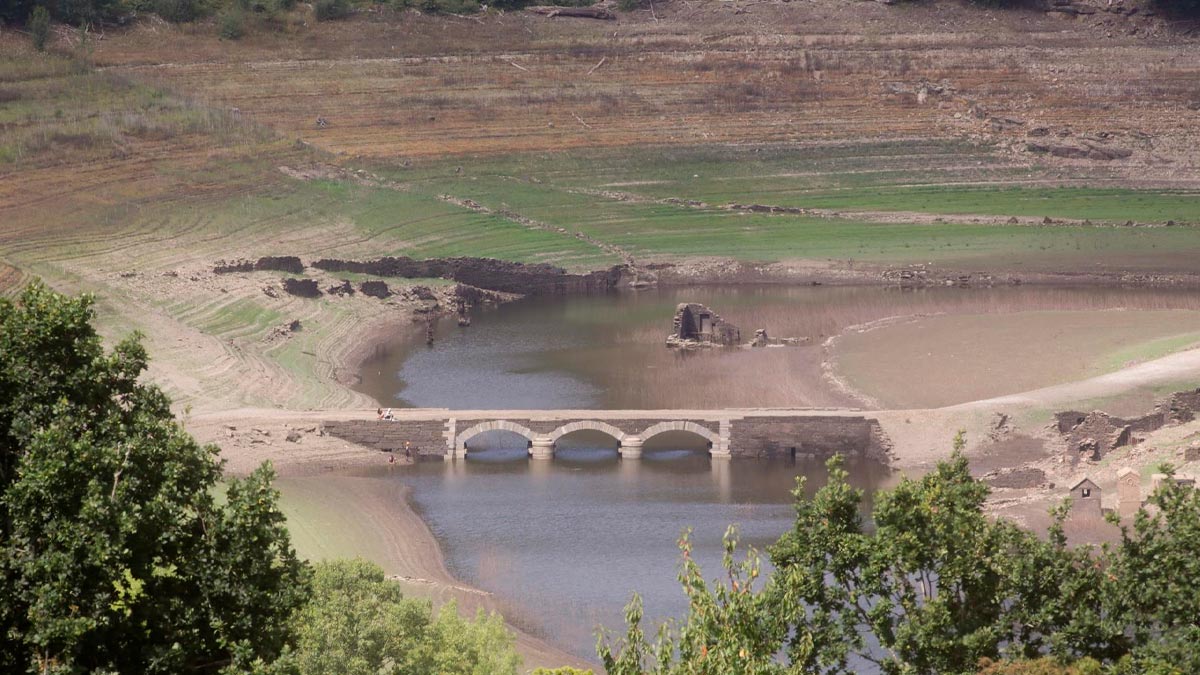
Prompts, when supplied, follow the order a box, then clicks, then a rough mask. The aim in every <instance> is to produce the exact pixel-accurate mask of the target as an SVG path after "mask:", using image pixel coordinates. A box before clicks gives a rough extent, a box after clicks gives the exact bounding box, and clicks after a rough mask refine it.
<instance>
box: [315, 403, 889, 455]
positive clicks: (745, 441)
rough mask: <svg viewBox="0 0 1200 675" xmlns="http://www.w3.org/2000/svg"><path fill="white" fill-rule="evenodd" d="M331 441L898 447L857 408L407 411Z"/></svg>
mask: <svg viewBox="0 0 1200 675" xmlns="http://www.w3.org/2000/svg"><path fill="white" fill-rule="evenodd" d="M323 428H324V432H325V433H328V434H330V435H332V436H337V437H339V438H344V439H345V440H348V441H351V442H354V443H357V444H360V445H364V446H366V447H370V448H375V449H379V450H401V449H403V448H404V446H405V443H406V442H407V443H409V444H410V445H411V447H412V448H413V450H414V452H417V453H419V454H421V455H433V456H441V457H445V458H447V459H455V458H457V457H462V456H465V454H466V451H467V444H468V443H469V442H470V440H471V439H472V438H473V437H475V436H477V435H479V434H481V433H484V432H486V431H496V430H504V431H511V432H513V433H516V434H518V435H521V436H524V437H525V438H526V439H527V440H528V441H529V444H530V448H531V452H532V454H533V455H534V456H536V457H538V458H549V457H551V456H553V452H554V445H555V443H557V442H558V440H559V439H560V438H562V437H563V436H565V435H567V434H569V433H572V432H575V431H582V430H585V429H586V430H594V431H600V432H602V433H606V434H608V435H609V436H611V437H612V438H614V439H615V440H616V441H617V443H618V444H619V446H620V447H619V449H620V451H621V454H622V456H623V457H627V458H634V457H640V456H641V451H642V445H643V443H645V442H646V441H649V440H650V439H652V438H653V437H654V436H656V435H658V434H660V433H665V432H668V431H686V432H690V433H693V434H696V435H698V436H700V437H702V438H704V439H706V440H707V441H708V443H709V453H710V454H711V455H712V456H713V457H714V458H725V457H729V458H737V457H761V458H770V457H793V456H797V455H803V456H810V457H828V456H830V455H833V454H835V453H841V454H843V455H846V456H848V457H859V458H867V459H874V460H877V461H882V462H887V461H888V452H889V450H890V448H891V443H890V441H889V440H888V438H887V436H886V435H885V434H884V433H883V430H882V428H881V427H880V425H879V422H878V421H877V420H875V419H872V418H869V417H866V416H864V415H859V414H853V413H852V411H809V410H750V411H742V410H729V411H719V410H715V411H702V412H695V411H662V410H660V411H615V410H613V411H526V412H524V413H521V414H516V415H514V414H513V411H468V412H462V411H456V412H451V411H446V410H429V411H422V410H406V411H403V412H402V413H401V414H399V415H398V418H397V419H395V420H376V419H351V420H330V421H326V422H324V424H323Z"/></svg>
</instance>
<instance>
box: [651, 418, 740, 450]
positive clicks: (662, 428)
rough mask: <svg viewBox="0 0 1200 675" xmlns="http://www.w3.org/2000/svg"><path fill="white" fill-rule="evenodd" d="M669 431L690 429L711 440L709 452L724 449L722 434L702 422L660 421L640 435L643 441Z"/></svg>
mask: <svg viewBox="0 0 1200 675" xmlns="http://www.w3.org/2000/svg"><path fill="white" fill-rule="evenodd" d="M668 431H690V432H691V433H693V434H696V435H697V436H700V437H701V438H704V439H705V440H707V441H708V442H709V452H721V451H722V448H721V435H720V434H718V433H717V432H715V431H713V430H712V429H709V428H708V427H706V426H704V425H702V424H696V423H695V422H687V421H678V422H659V423H658V424H655V425H653V426H651V427H649V428H648V429H646V430H645V431H643V432H642V433H641V434H640V435H641V437H642V441H648V440H650V439H651V438H654V437H655V436H657V435H659V434H661V433H665V432H668Z"/></svg>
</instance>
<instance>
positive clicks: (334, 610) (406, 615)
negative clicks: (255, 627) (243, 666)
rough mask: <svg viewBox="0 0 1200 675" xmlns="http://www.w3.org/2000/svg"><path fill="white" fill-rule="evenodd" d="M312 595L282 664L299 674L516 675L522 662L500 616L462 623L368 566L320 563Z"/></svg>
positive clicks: (450, 609) (450, 608)
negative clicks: (292, 645)
mask: <svg viewBox="0 0 1200 675" xmlns="http://www.w3.org/2000/svg"><path fill="white" fill-rule="evenodd" d="M314 572H315V574H314V578H313V593H312V597H311V599H310V600H309V603H308V605H307V606H305V607H304V608H303V609H301V611H300V612H298V613H297V614H296V617H295V619H294V623H295V632H296V646H295V650H294V651H292V652H290V653H289V654H287V655H285V656H284V657H283V658H282V659H281V660H280V661H279V662H277V663H276V667H277V669H278V672H281V673H293V674H294V675H326V674H327V673H337V674H338V675H400V674H401V673H403V674H404V675H472V674H475V673H487V674H488V675H516V671H517V666H518V665H519V664H520V657H519V656H517V653H516V651H515V650H514V649H513V639H512V635H511V634H510V633H509V632H508V629H507V628H506V627H505V625H504V621H503V620H502V619H501V618H500V616H499V615H496V614H493V615H491V616H488V615H486V614H484V613H483V612H482V610H481V611H480V613H479V614H478V615H477V616H476V617H475V619H474V620H468V619H463V618H461V617H459V615H458V610H457V609H456V608H455V606H454V603H453V602H451V603H447V604H446V605H443V606H442V607H441V608H440V609H439V610H437V611H436V612H435V611H434V610H433V608H432V606H431V605H430V603H429V601H428V600H416V599H411V598H406V597H404V593H403V590H402V589H401V588H400V586H399V585H398V584H396V583H395V582H393V581H389V580H388V579H387V577H386V576H385V575H384V573H383V570H382V569H381V568H380V567H379V566H378V565H375V564H374V563H370V562H366V561H364V560H337V561H330V562H322V563H317V565H316V566H315V569H314Z"/></svg>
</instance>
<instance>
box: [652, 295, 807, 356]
mask: <svg viewBox="0 0 1200 675" xmlns="http://www.w3.org/2000/svg"><path fill="white" fill-rule="evenodd" d="M674 328H675V330H674V332H673V333H671V334H670V335H668V336H667V346H668V347H674V348H680V349H695V348H699V347H783V346H795V345H802V344H808V343H809V342H810V341H811V338H807V337H803V338H795V337H785V338H777V337H771V336H768V335H767V329H765V328H759V329H757V330H755V331H754V337H753V338H751V339H750V341H749V342H747V343H745V344H743V343H742V331H741V329H739V328H738V327H737V326H735V325H733V324H732V323H729V322H728V321H726V320H724V319H722V318H721V315H719V314H717V313H716V312H714V311H712V310H711V309H709V308H708V306H707V305H702V304H700V303H698V302H681V303H679V305H677V306H676V307H675V322H674Z"/></svg>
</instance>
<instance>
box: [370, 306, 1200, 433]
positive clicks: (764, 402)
mask: <svg viewBox="0 0 1200 675" xmlns="http://www.w3.org/2000/svg"><path fill="white" fill-rule="evenodd" d="M679 302H701V303H705V304H707V305H709V306H710V307H711V308H712V309H713V310H715V311H716V312H717V313H718V314H720V315H721V316H722V317H724V318H725V319H727V320H729V321H732V322H733V323H735V324H737V325H738V326H739V327H740V328H741V329H742V335H743V337H744V338H745V339H749V337H750V336H752V335H753V332H754V330H755V329H757V328H765V329H766V330H767V331H768V333H769V334H770V335H772V336H777V337H800V338H806V339H808V343H807V344H805V345H802V346H798V347H779V348H767V349H755V350H744V349H719V350H708V351H701V352H691V353H689V352H680V351H676V350H670V349H667V348H666V347H665V346H664V344H663V341H664V339H665V338H666V336H667V334H668V333H669V332H670V330H671V318H672V316H673V313H674V308H675V305H676V304H677V303H679ZM1118 308H1124V309H1128V310H1135V311H1130V312H1126V313H1120V315H1116V314H1112V315H1109V316H1110V317H1111V321H1118V322H1125V323H1130V324H1132V325H1136V324H1137V322H1138V321H1139V315H1138V312H1137V311H1136V310H1155V311H1159V312H1161V311H1163V310H1185V311H1186V312H1188V313H1191V316H1190V318H1189V320H1188V321H1187V324H1188V325H1189V326H1190V325H1193V324H1195V325H1200V294H1197V293H1195V292H1190V291H1173V290H1158V289H1121V288H1059V287H1055V288H1045V287H1026V286H1017V287H1002V288H931V289H920V290H901V289H896V288H879V287H779V286H769V287H733V288H728V287H726V288H721V287H695V288H671V289H661V290H652V291H643V292H630V293H619V294H612V295H605V296H590V297H573V298H538V299H531V300H525V301H520V302H516V303H511V304H508V305H505V306H502V307H499V308H496V309H492V310H488V311H483V312H480V313H479V314H478V315H477V316H476V317H475V318H474V321H473V325H471V326H470V327H467V328H459V327H458V326H457V325H455V323H454V322H453V321H452V320H449V319H447V320H443V321H441V322H440V323H439V324H438V325H437V335H436V340H435V342H434V345H433V346H432V347H426V346H425V345H424V333H423V330H417V329H414V330H406V331H404V334H403V335H402V336H401V337H400V338H398V339H397V340H396V342H395V343H393V344H390V345H387V346H385V347H382V348H380V349H379V350H378V352H377V354H376V355H375V357H374V358H372V359H371V360H370V361H368V362H367V363H366V364H364V366H363V368H362V369H361V376H362V383H361V385H360V387H359V389H360V390H361V391H363V392H366V393H368V394H371V395H372V396H374V397H376V398H378V399H379V400H380V401H381V402H382V403H384V404H386V405H403V406H428V407H448V408H458V409H464V408H484V409H491V408H541V409H549V408H641V409H645V408H723V407H757V406H780V407H782V406H843V405H861V404H862V402H861V401H857V400H855V399H853V398H851V397H850V396H848V395H847V394H846V393H844V392H842V391H841V390H839V389H838V388H836V387H834V386H832V384H831V382H829V381H828V380H826V379H825V378H824V377H823V376H822V368H821V364H822V362H823V360H824V359H825V357H826V353H825V350H824V349H823V347H822V345H823V343H824V341H825V339H826V338H828V337H830V336H834V335H838V334H840V333H842V332H843V331H845V330H846V329H847V328H850V327H853V326H857V325H860V324H864V323H867V322H872V321H877V320H880V319H884V318H888V317H902V316H920V315H935V314H946V315H991V314H1006V313H1007V314H1012V313H1023V312H1048V311H1071V312H1082V313H1091V312H1099V311H1106V310H1113V309H1118ZM1180 316H1185V315H1184V314H1180ZM942 325H943V328H942V333H941V334H938V335H937V336H936V338H937V339H934V340H928V342H929V344H930V345H932V346H933V347H934V348H935V349H937V348H947V347H945V346H946V345H951V346H953V345H955V344H956V340H957V337H956V336H955V335H953V334H950V333H947V332H946V331H952V330H953V329H954V326H955V325H957V324H955V323H954V322H942ZM1025 325H1026V326H1027V329H1026V330H1024V332H1022V333H1021V338H1022V340H1024V341H1025V346H1026V347H1030V348H1033V347H1035V346H1036V345H1038V344H1045V343H1047V342H1050V341H1053V343H1054V345H1055V349H1056V350H1058V351H1060V352H1062V353H1064V354H1066V355H1068V356H1069V355H1071V354H1072V350H1073V346H1074V343H1075V342H1081V343H1082V342H1087V340H1086V339H1085V338H1087V336H1086V335H1085V334H1084V333H1082V332H1078V331H1076V332H1072V331H1069V330H1068V331H1063V330H1061V327H1057V326H1055V325H1054V324H1053V322H1042V323H1041V324H1037V323H1031V322H1025ZM1096 325H1098V324H1096ZM1157 326H1158V327H1157V328H1156V330H1159V333H1155V334H1153V335H1148V334H1147V332H1146V331H1142V330H1132V329H1128V327H1127V329H1126V330H1124V333H1123V334H1124V335H1125V336H1126V338H1125V339H1127V340H1128V341H1130V343H1134V342H1136V341H1138V340H1148V339H1152V338H1154V337H1157V336H1159V335H1162V334H1163V333H1162V331H1164V330H1165V331H1167V332H1168V333H1169V332H1170V331H1169V324H1167V325H1164V322H1163V321H1161V316H1160V317H1159V320H1158V321H1157ZM1180 330H1181V332H1182V331H1183V328H1181V329H1180ZM899 339H914V340H918V339H919V340H922V341H924V340H926V336H922V335H919V334H914V335H913V336H909V335H907V334H903V333H902V334H901V337H900V338H899ZM962 339H963V340H967V339H975V336H974V335H967V334H966V333H964V334H963V336H962ZM959 342H961V341H959ZM1122 344H1125V343H1124V342H1122V341H1121V340H1117V341H1115V342H1113V345H1114V346H1115V347H1120V346H1121V345H1122ZM938 345H941V346H942V347H938ZM1012 346H1013V347H1014V349H1010V350H1007V351H1003V353H1001V354H1000V356H999V357H997V358H993V359H992V360H991V361H989V367H990V368H992V369H993V370H994V371H995V372H1005V370H1006V369H1021V368H1025V369H1026V370H1028V371H1032V373H1031V374H1030V375H1029V376H1027V377H1022V378H1020V379H1019V380H1018V379H1012V380H1008V379H1007V378H999V379H998V381H996V382H993V383H991V386H990V387H978V386H976V387H970V388H960V390H961V391H962V392H963V393H962V396H970V395H976V394H978V393H979V392H980V391H984V392H985V393H986V394H987V395H999V394H1005V393H1015V392H1016V391H1017V390H1018V389H1013V390H1012V391H1008V390H1006V387H1008V386H1009V384H1011V385H1012V386H1017V387H1030V386H1046V385H1050V384H1055V383H1057V382H1058V381H1061V380H1060V379H1059V378H1061V377H1063V376H1064V372H1066V371H1062V372H1060V371H1061V370H1062V369H1059V370H1054V371H1049V370H1047V371H1045V372H1039V371H1038V370H1037V369H1034V368H1028V367H1026V366H1025V364H1024V363H1023V362H1024V361H1027V360H1028V358H1027V355H1023V354H1022V352H1021V350H1020V349H1016V348H1015V347H1017V346H1019V345H1015V344H1014V345H1012ZM994 347H995V345H988V348H989V349H991V350H992V351H996V350H995V349H994ZM947 349H948V348H947ZM968 351H969V350H968ZM909 352H914V349H907V350H905V349H899V350H896V353H897V354H898V358H897V359H895V360H892V361H880V360H876V361H874V362H872V363H871V364H870V368H869V371H868V372H869V373H870V376H871V377H873V376H874V375H875V374H878V375H879V376H880V377H883V378H886V379H887V380H888V381H890V382H896V381H901V382H903V381H905V380H906V378H910V377H911V378H913V380H914V381H915V382H917V381H919V382H920V383H921V386H922V387H924V388H927V389H928V388H938V387H940V386H941V385H942V384H944V383H941V382H939V381H937V380H936V378H937V377H942V378H944V379H945V380H946V382H952V381H954V380H955V379H961V377H963V375H962V374H961V373H958V372H955V371H953V370H947V369H942V370H941V371H937V372H935V373H931V372H930V371H929V369H928V366H927V364H923V363H918V362H910V361H906V360H905V359H903V358H900V357H902V356H903V354H905V353H909ZM921 354H922V356H925V355H926V354H929V355H930V356H931V357H932V358H934V359H936V358H937V357H938V354H936V353H932V352H931V351H930V350H926V352H921ZM1070 372H1075V371H1070ZM856 376H858V377H859V378H860V379H862V373H861V372H859V373H856ZM935 376H936V377H935ZM850 384H851V385H854V384H855V382H854V381H853V380H851V381H850ZM865 384H869V383H865ZM888 393H889V396H888V401H887V402H888V404H890V405H896V406H915V405H923V404H926V403H928V402H929V397H922V396H917V395H914V396H912V397H911V399H910V400H905V397H904V388H903V387H892V389H891V390H889V392H888ZM915 393H916V392H915V390H914V394H915ZM944 398H945V397H942V398H939V399H938V400H937V402H938V403H939V404H944V403H954V402H960V401H958V400H942V399H944ZM952 398H953V397H952Z"/></svg>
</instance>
